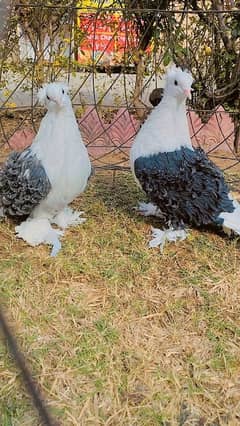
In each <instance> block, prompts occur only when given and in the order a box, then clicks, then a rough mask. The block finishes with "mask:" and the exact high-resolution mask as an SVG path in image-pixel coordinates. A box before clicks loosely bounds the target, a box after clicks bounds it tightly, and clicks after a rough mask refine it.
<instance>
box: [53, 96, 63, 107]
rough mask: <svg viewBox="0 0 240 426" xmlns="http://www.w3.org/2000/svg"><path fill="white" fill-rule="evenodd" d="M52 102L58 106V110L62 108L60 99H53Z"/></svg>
mask: <svg viewBox="0 0 240 426" xmlns="http://www.w3.org/2000/svg"><path fill="white" fill-rule="evenodd" d="M53 102H55V103H56V104H57V105H58V106H59V108H62V107H63V101H62V99H56V98H55V99H53Z"/></svg>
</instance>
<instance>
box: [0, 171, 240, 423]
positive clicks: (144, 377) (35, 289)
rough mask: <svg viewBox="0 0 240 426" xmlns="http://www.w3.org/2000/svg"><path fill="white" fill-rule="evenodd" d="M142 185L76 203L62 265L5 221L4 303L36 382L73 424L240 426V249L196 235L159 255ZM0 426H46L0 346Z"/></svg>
mask: <svg viewBox="0 0 240 426" xmlns="http://www.w3.org/2000/svg"><path fill="white" fill-rule="evenodd" d="M143 199H144V197H143V194H142V193H141V192H140V191H139V190H138V189H137V187H136V185H135V183H134V182H133V179H132V177H131V176H129V175H127V174H120V173H119V174H117V176H116V181H115V183H114V184H113V182H112V179H111V174H110V173H109V174H108V173H98V174H97V175H96V176H95V177H94V178H93V179H92V180H91V183H90V185H89V187H88V190H87V191H86V192H85V194H84V195H83V196H82V197H80V198H79V199H78V200H76V201H75V202H74V203H73V205H74V207H75V208H77V209H79V210H84V211H85V215H86V217H87V221H86V222H85V223H84V224H83V225H80V226H77V227H75V228H70V229H69V230H67V231H66V233H65V235H64V237H63V239H62V250H61V251H60V253H59V255H58V256H57V257H56V258H54V259H52V258H50V257H49V253H50V249H49V247H46V246H41V247H36V248H32V247H30V246H28V245H27V244H25V243H24V242H23V241H22V240H18V239H16V237H15V235H14V225H13V224H11V223H10V222H1V223H0V234H1V235H0V236H1V240H0V255H1V256H0V297H1V301H2V304H3V305H4V307H5V309H6V312H7V316H8V319H9V322H10V324H11V326H12V328H13V330H14V332H15V334H16V336H17V338H18V342H19V345H20V346H21V348H22V350H23V352H24V354H25V356H26V358H27V360H28V363H29V365H30V366H31V369H32V371H33V374H34V377H35V379H36V380H37V381H38V382H39V384H40V387H41V389H42V392H43V394H44V396H45V398H46V400H47V402H48V404H49V407H50V410H51V412H52V413H53V414H54V415H55V416H56V417H57V418H58V419H59V421H60V423H61V424H62V425H64V426H65V425H66V426H68V425H69V426H72V425H80V426H81V425H83V426H85V425H86V426H88V425H93V426H95V425H106V426H113V425H116V426H117V425H121V426H145V425H146V426H152V425H153V426H155V425H163V426H168V425H171V426H172V425H173V426H174V425H179V426H180V425H186V426H187V425H189V424H194V425H201V424H204V425H225V424H229V425H235V424H236V425H237V424H238V422H239V415H240V412H239V383H238V377H239V374H240V360H239V345H240V312H239V311H240V308H239V307H240V280H239V276H240V262H239V261H240V252H239V243H238V240H237V239H236V240H228V239H227V238H223V237H222V236H220V235H216V234H214V233H212V232H207V231H201V232H200V231H196V230H192V231H191V233H190V236H189V238H188V239H187V240H185V241H182V242H179V243H177V244H167V245H166V246H165V249H164V253H163V254H161V253H160V251H159V250H158V249H149V248H148V241H149V238H150V226H151V225H153V226H158V222H157V221H156V219H153V218H143V217H141V216H138V215H137V214H136V212H135V211H134V210H133V207H134V206H135V205H136V204H137V201H138V200H143ZM0 389H1V395H0V425H1V426H2V425H3V426H10V425H11V426H15V425H19V426H20V425H21V426H36V425H38V424H40V423H39V421H38V420H37V417H36V413H35V411H34V409H33V407H32V404H31V399H30V397H29V395H28V394H27V392H26V390H25V388H24V385H23V383H22V381H21V376H20V374H19V371H18V370H17V368H16V367H15V365H14V363H13V361H12V359H11V357H10V356H9V354H8V351H7V349H6V347H5V345H4V342H1V346H0Z"/></svg>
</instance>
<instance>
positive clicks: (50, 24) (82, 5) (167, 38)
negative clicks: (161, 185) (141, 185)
mask: <svg viewBox="0 0 240 426" xmlns="http://www.w3.org/2000/svg"><path fill="white" fill-rule="evenodd" d="M239 12H240V9H239V4H238V2H232V1H212V2H204V1H203V2H198V1H190V0H189V1H183V2H176V1H166V0H155V1H154V0H152V1H148V2H146V1H145V2H144V1H141V2H140V1H137V0H132V1H130V0H128V1H125V2H123V1H120V0H118V1H114V0H107V1H101V0H99V1H90V0H83V1H80V2H76V1H72V2H65V1H61V2H60V1H55V2H54V4H53V3H51V2H42V3H39V2H37V1H32V2H27V1H25V0H21V1H19V2H12V3H11V9H10V17H9V20H8V25H7V26H6V27H5V30H4V31H3V32H2V41H1V47H0V49H1V59H0V152H1V157H2V158H4V156H5V155H6V154H7V153H8V152H9V150H11V149H23V148H24V147H25V146H27V145H29V144H30V143H31V142H32V140H33V138H34V135H35V134H36V132H37V129H38V125H39V122H40V120H41V117H42V116H43V113H44V111H43V110H42V109H41V108H40V107H39V106H38V105H37V101H36V93H37V90H38V88H39V87H40V86H41V85H42V84H43V83H44V82H48V81H55V80H58V81H67V82H68V83H69V86H70V89H71V94H72V101H73V105H74V109H75V113H76V116H77V119H78V123H79V127H80V129H81V132H82V136H83V139H84V141H85V143H86V145H87V146H88V150H89V153H90V156H91V159H92V161H93V163H94V164H95V165H96V166H97V167H100V168H107V169H120V170H128V157H129V149H130V146H131V143H132V140H133V138H134V136H135V134H136V133H137V131H138V129H139V127H140V126H141V123H142V122H143V121H144V120H145V119H146V117H147V115H148V113H149V112H150V111H151V108H152V107H153V105H157V103H158V102H159V101H160V99H161V89H162V88H163V86H164V81H163V75H164V73H165V71H166V67H167V66H168V64H169V63H170V62H171V61H175V62H176V63H178V64H179V65H182V66H185V67H187V68H188V69H190V70H191V72H192V73H193V76H194V79H195V82H194V92H193V99H192V101H191V104H189V105H188V121H189V129H190V133H191V137H192V141H193V144H194V145H195V146H199V145H200V146H202V147H203V148H204V149H205V150H206V151H207V152H208V153H209V155H210V156H211V158H212V159H213V160H214V161H216V162H217V163H218V165H220V167H221V168H222V169H224V170H228V171H229V172H230V174H231V176H230V178H231V179H232V180H234V179H237V174H238V172H239V171H240V168H239V160H240V157H239V154H238V144H239V102H240V101H239V75H240V54H239V50H240V49H239V44H240V42H239V35H240V24H239V21H240V14H239ZM156 89H158V90H156ZM146 143H147V141H146Z"/></svg>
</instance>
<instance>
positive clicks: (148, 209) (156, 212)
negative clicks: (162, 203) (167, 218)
mask: <svg viewBox="0 0 240 426" xmlns="http://www.w3.org/2000/svg"><path fill="white" fill-rule="evenodd" d="M134 209H135V210H136V211H137V212H138V213H140V214H141V215H142V216H156V217H161V218H163V217H164V215H163V214H162V212H161V210H160V209H159V208H158V207H157V206H155V205H154V204H152V203H144V202H140V203H138V206H137V207H134Z"/></svg>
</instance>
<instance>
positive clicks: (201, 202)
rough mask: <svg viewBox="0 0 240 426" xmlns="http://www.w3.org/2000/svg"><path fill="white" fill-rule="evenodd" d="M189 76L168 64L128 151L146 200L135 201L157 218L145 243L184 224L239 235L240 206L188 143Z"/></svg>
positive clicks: (180, 232)
mask: <svg viewBox="0 0 240 426" xmlns="http://www.w3.org/2000/svg"><path fill="white" fill-rule="evenodd" d="M192 83H193V77H192V75H191V73H190V72H188V71H187V70H183V69H181V68H180V67H177V66H176V65H175V64H173V65H171V66H170V67H169V69H168V70H167V73H166V75H165V88H164V95H163V98H162V100H161V102H160V103H159V104H158V105H157V106H156V107H155V108H154V110H153V111H152V112H151V114H150V115H149V117H148V119H147V120H146V121H145V123H144V124H143V126H142V127H141V128H140V130H139V132H138V134H137V136H136V138H135V140H134V142H133V144H132V147H131V150H130V165H131V169H132V173H133V175H134V177H135V180H136V182H137V184H138V185H139V186H140V187H141V188H142V189H143V191H144V192H145V193H146V195H147V198H148V200H149V203H140V204H139V207H138V210H139V212H140V213H141V214H142V215H145V216H157V217H159V218H160V219H161V222H162V223H163V229H158V228H152V231H153V237H154V238H153V240H152V241H150V243H149V245H150V247H156V246H160V248H161V250H162V249H163V247H164V243H165V242H166V241H176V240H177V239H181V240H182V239H185V238H186V236H187V230H188V227H191V226H192V227H197V228H201V227H205V226H213V227H214V228H215V229H217V228H218V229H222V230H224V231H225V232H226V233H228V234H229V235H231V234H232V233H235V234H237V235H239V234H240V205H239V203H238V202H237V201H236V200H233V198H232V196H231V194H230V192H229V188H228V186H227V184H226V182H225V180H224V176H223V173H222V171H221V170H220V169H219V168H218V167H217V166H216V165H215V164H214V163H213V162H212V161H210V160H209V158H208V156H207V154H206V153H205V152H204V151H203V150H202V149H201V148H194V147H193V146H192V143H191V139H190V134H189V129H188V122H187V116H186V100H187V98H189V99H191V85H192Z"/></svg>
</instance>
